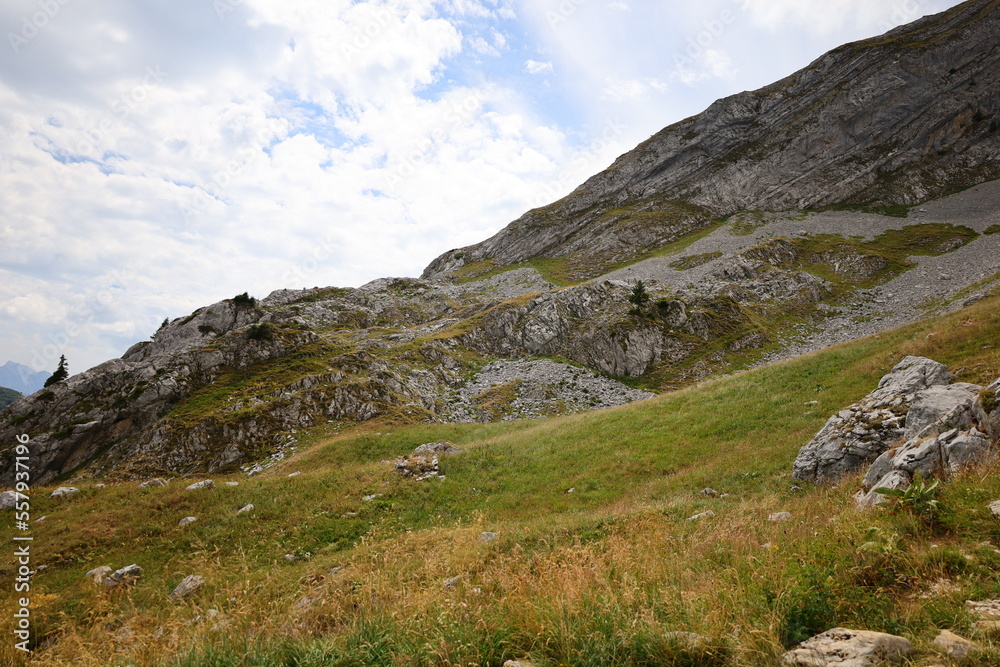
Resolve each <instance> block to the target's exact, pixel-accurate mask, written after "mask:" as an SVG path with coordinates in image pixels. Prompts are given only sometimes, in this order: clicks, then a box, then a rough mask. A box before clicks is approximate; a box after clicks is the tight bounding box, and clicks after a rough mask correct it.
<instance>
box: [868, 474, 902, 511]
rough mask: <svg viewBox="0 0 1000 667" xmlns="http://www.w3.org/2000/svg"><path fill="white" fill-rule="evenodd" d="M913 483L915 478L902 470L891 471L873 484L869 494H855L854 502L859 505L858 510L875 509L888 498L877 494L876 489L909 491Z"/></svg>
mask: <svg viewBox="0 0 1000 667" xmlns="http://www.w3.org/2000/svg"><path fill="white" fill-rule="evenodd" d="M912 483H913V478H911V477H910V476H909V475H908V474H907V473H905V472H903V471H902V470H890V471H889V472H887V473H886V474H885V475H883V476H882V478H881V479H879V480H878V481H876V482H875V483H874V484H872V487H871V490H869V491H868V492H865V491H863V490H862V491H858V492H857V493H856V494H854V500H855V501H856V502H857V503H858V509H865V508H866V507H873V506H875V505H878V504H880V503H884V502H886V497H885V496H883V495H882V494H881V493H876V491H875V489H907V488H909V487H910V484H912Z"/></svg>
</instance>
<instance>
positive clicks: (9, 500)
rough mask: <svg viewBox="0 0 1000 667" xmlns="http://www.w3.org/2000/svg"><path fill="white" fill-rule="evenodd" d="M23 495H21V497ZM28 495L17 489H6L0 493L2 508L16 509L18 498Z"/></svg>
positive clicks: (0, 507) (0, 506)
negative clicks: (23, 494)
mask: <svg viewBox="0 0 1000 667" xmlns="http://www.w3.org/2000/svg"><path fill="white" fill-rule="evenodd" d="M19 496H21V497H19ZM24 498H27V496H22V495H21V494H19V493H18V492H17V491H4V492H3V493H0V510H10V509H14V506H15V505H17V501H18V500H23V499H24Z"/></svg>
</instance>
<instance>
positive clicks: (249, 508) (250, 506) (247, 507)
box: [236, 503, 253, 514]
mask: <svg viewBox="0 0 1000 667" xmlns="http://www.w3.org/2000/svg"><path fill="white" fill-rule="evenodd" d="M252 511H253V503H247V504H246V505H244V506H243V507H241V508H239V509H238V510H237V511H236V513H237V514H246V513H247V512H252Z"/></svg>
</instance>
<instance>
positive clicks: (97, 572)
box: [83, 565, 111, 584]
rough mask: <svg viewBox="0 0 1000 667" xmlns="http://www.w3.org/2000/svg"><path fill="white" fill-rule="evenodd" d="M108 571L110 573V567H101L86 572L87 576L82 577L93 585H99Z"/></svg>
mask: <svg viewBox="0 0 1000 667" xmlns="http://www.w3.org/2000/svg"><path fill="white" fill-rule="evenodd" d="M110 571H111V568H110V567H108V566H107V565H101V566H100V567H95V568H94V569H93V570H91V571H89V572H87V574H85V575H83V576H84V578H85V579H91V580H93V582H94V583H95V584H99V583H101V580H102V579H104V575H106V574H107V573H108V572H110Z"/></svg>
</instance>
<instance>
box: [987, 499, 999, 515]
mask: <svg viewBox="0 0 1000 667" xmlns="http://www.w3.org/2000/svg"><path fill="white" fill-rule="evenodd" d="M989 508H990V511H991V512H993V516H995V517H996V518H998V519H1000V500H994V501H993V502H992V503H990V504H989Z"/></svg>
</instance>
